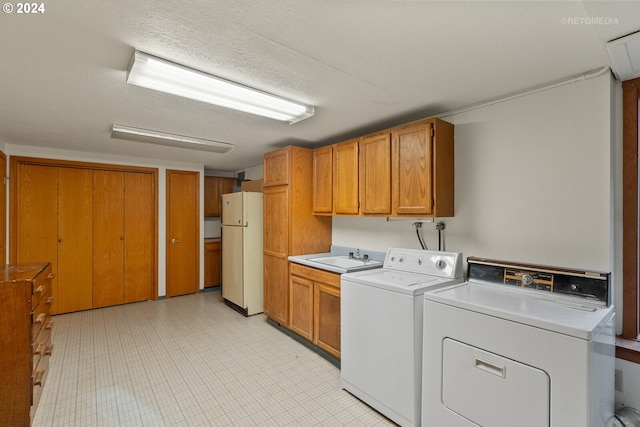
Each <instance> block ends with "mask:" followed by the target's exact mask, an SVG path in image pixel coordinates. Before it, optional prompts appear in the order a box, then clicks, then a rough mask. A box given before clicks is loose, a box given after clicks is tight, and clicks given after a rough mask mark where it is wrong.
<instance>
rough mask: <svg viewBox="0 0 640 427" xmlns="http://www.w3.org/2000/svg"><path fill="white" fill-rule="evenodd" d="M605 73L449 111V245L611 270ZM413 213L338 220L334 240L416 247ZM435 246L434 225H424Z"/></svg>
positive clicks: (380, 246)
mask: <svg viewBox="0 0 640 427" xmlns="http://www.w3.org/2000/svg"><path fill="white" fill-rule="evenodd" d="M609 112H610V78H609V76H608V75H607V74H605V75H603V76H601V77H597V78H592V79H590V80H585V81H580V82H578V83H573V84H568V85H565V86H562V87H559V88H555V89H549V90H545V91H542V92H538V93H535V94H531V95H527V96H523V97H520V98H516V99H512V100H510V101H505V102H501V103H497V104H494V105H491V106H486V107H482V108H478V109H474V110H470V111H467V112H464V113H460V114H456V115H452V116H450V117H443V118H444V119H445V120H447V121H450V122H452V123H453V124H455V168H456V171H455V187H456V188H455V217H453V218H444V219H442V220H443V221H444V222H445V223H446V229H445V231H444V233H445V237H446V249H447V250H452V251H461V252H463V253H464V255H465V257H466V256H470V255H475V256H483V257H488V258H497V259H504V260H512V261H526V262H530V263H537V264H548V265H559V266H565V267H584V268H589V269H597V270H607V271H610V266H611V260H610V247H611V244H612V241H611V239H610V222H611V219H612V216H611V209H612V205H611V199H610V193H611V188H612V181H611V177H610V171H611V168H610V164H609V161H610V158H611V154H610V131H611V123H610V113H609ZM413 221H414V220H406V221H391V222H386V219H384V218H351V217H334V218H333V243H334V244H337V245H346V246H356V245H357V246H361V247H364V248H367V249H376V250H386V249H387V247H390V246H402V247H411V248H418V247H419V243H418V240H417V238H416V237H415V230H414V228H413V227H412V226H411V224H412V222H413ZM423 230H424V235H425V237H426V240H427V245H428V246H430V248H437V232H436V231H435V225H434V224H424V225H423Z"/></svg>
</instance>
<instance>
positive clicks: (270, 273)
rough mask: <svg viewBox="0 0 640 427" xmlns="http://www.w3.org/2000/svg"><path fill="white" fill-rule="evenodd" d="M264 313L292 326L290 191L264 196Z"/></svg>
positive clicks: (284, 188) (281, 188)
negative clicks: (290, 302) (290, 316)
mask: <svg viewBox="0 0 640 427" xmlns="http://www.w3.org/2000/svg"><path fill="white" fill-rule="evenodd" d="M263 209H264V212H263V224H264V240H263V245H264V313H265V314H266V315H267V316H268V317H269V318H271V319H272V320H273V321H275V322H277V323H279V324H281V325H283V326H287V324H288V323H289V264H288V262H289V261H288V259H287V257H288V256H289V187H288V186H279V187H268V188H265V189H264V195H263Z"/></svg>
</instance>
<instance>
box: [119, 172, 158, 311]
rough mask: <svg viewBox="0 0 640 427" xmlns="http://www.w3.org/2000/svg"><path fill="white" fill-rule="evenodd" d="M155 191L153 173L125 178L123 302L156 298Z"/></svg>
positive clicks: (127, 174) (128, 174)
mask: <svg viewBox="0 0 640 427" xmlns="http://www.w3.org/2000/svg"><path fill="white" fill-rule="evenodd" d="M155 195H156V191H155V180H154V176H153V175H152V174H150V173H137V172H126V173H125V174H124V236H125V239H124V302H125V303H129V302H137V301H146V300H150V299H153V298H154V294H155V277H156V264H155V262H154V259H155V253H156V240H157V239H156V229H155V224H156V217H155V212H156V198H155Z"/></svg>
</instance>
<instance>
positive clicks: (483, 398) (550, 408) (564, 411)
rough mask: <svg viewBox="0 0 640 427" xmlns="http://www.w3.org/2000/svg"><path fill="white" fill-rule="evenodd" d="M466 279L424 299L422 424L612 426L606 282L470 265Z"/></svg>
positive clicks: (581, 275)
mask: <svg viewBox="0 0 640 427" xmlns="http://www.w3.org/2000/svg"><path fill="white" fill-rule="evenodd" d="M467 280H468V281H467V282H464V283H460V284H457V285H453V286H448V287H445V288H441V289H438V290H435V291H431V292H427V293H425V294H424V299H425V300H424V319H423V320H424V341H423V345H424V351H423V370H422V373H423V379H422V390H423V391H422V398H423V402H422V425H423V426H432V427H441V426H447V427H472V426H482V427H513V426H518V427H605V426H609V425H612V423H613V416H614V394H615V392H614V370H615V332H614V312H613V307H611V306H609V301H610V290H609V281H610V280H609V274H608V273H600V272H590V271H584V270H582V271H577V270H570V269H558V268H554V267H545V266H534V265H526V264H525V265H523V264H514V263H509V262H504V261H493V260H486V259H480V258H469V259H468V278H467Z"/></svg>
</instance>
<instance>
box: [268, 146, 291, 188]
mask: <svg viewBox="0 0 640 427" xmlns="http://www.w3.org/2000/svg"><path fill="white" fill-rule="evenodd" d="M290 155H291V150H290V149H289V147H285V148H284V149H280V150H276V151H272V152H270V153H266V154H265V155H264V165H263V167H264V172H263V177H262V185H263V186H264V187H274V186H276V185H287V184H289V170H290V166H291V165H290V163H289V162H290V160H289V159H290V157H291V156H290Z"/></svg>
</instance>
